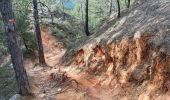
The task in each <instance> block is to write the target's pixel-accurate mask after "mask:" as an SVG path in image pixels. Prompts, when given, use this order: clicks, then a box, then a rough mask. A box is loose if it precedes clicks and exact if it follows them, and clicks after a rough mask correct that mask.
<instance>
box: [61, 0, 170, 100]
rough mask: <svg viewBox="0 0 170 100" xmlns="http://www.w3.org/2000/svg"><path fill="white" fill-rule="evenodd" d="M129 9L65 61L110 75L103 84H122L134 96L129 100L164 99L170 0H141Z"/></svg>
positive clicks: (169, 83) (169, 78) (169, 63)
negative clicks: (114, 81)
mask: <svg viewBox="0 0 170 100" xmlns="http://www.w3.org/2000/svg"><path fill="white" fill-rule="evenodd" d="M125 11H127V12H125ZM125 11H124V12H123V14H122V17H121V18H120V19H117V20H115V18H112V19H110V21H108V23H105V24H106V26H107V24H109V23H111V21H112V22H113V21H115V22H114V23H112V24H109V27H108V26H107V30H104V31H103V30H100V32H101V31H102V33H101V34H100V35H99V34H97V35H96V34H94V35H92V36H91V37H90V38H89V39H88V40H87V41H83V42H82V43H80V44H79V46H77V47H73V48H72V49H70V50H68V51H67V52H66V54H65V56H64V57H63V62H64V63H65V64H69V65H76V66H77V67H78V68H80V69H82V70H83V71H85V72H87V73H88V74H90V75H92V74H93V75H96V76H98V75H99V76H103V75H105V76H107V77H106V78H105V79H104V80H101V81H100V82H99V84H100V85H101V86H109V87H110V86H112V85H115V84H120V86H121V87H122V90H121V91H119V93H118V94H122V93H124V92H127V93H124V94H122V95H134V96H131V99H129V100H133V99H134V100H136V99H138V100H149V99H148V98H154V99H159V100H162V99H163V96H162V95H163V93H166V92H167V91H168V89H169V91H170V1H169V0H140V1H139V2H136V3H135V4H134V5H133V6H132V7H131V8H130V9H128V10H125ZM113 79H116V83H114V84H113V82H112V81H113ZM116 98H118V97H116V96H115V97H113V99H114V100H117V99H116ZM164 99H165V98H164Z"/></svg>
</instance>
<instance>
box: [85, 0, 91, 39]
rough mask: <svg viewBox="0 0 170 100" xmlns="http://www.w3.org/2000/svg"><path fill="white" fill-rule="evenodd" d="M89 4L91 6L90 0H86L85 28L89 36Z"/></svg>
mask: <svg viewBox="0 0 170 100" xmlns="http://www.w3.org/2000/svg"><path fill="white" fill-rule="evenodd" d="M88 6H89V0H86V3H85V26H84V30H85V33H86V35H87V36H89V35H90V32H89V14H88Z"/></svg>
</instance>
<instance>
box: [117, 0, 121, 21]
mask: <svg viewBox="0 0 170 100" xmlns="http://www.w3.org/2000/svg"><path fill="white" fill-rule="evenodd" d="M117 8H118V15H117V18H120V2H119V0H117Z"/></svg>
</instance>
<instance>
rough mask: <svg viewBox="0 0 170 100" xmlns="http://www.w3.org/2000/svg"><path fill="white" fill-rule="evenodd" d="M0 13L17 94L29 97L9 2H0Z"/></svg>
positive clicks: (27, 83) (7, 0) (2, 0)
mask: <svg viewBox="0 0 170 100" xmlns="http://www.w3.org/2000/svg"><path fill="white" fill-rule="evenodd" d="M0 11H1V14H2V19H3V22H4V26H5V34H6V38H7V43H8V49H9V51H10V54H11V59H12V63H13V67H14V71H15V76H16V80H17V85H18V88H19V93H20V94H21V95H29V94H30V86H29V82H28V78H27V73H26V70H25V68H24V63H23V54H22V50H21V46H20V43H19V40H18V39H17V33H16V29H15V27H16V25H15V24H16V23H15V19H14V13H13V11H12V3H11V0H0Z"/></svg>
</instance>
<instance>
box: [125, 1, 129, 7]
mask: <svg viewBox="0 0 170 100" xmlns="http://www.w3.org/2000/svg"><path fill="white" fill-rule="evenodd" d="M125 3H126V7H127V8H129V7H130V0H125Z"/></svg>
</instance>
